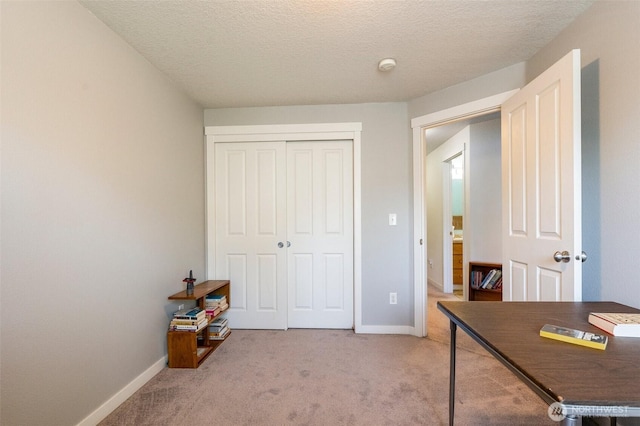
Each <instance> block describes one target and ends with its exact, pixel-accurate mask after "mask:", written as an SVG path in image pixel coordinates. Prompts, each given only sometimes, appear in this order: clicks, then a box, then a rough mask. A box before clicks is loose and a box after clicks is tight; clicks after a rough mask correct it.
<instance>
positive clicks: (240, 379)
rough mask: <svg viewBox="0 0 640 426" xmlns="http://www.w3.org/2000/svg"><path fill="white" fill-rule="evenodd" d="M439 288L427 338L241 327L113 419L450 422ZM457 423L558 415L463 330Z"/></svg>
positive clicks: (532, 421)
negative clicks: (196, 363) (195, 365)
mask: <svg viewBox="0 0 640 426" xmlns="http://www.w3.org/2000/svg"><path fill="white" fill-rule="evenodd" d="M449 297H454V296H445V295H442V294H440V293H437V292H434V291H430V295H429V310H428V312H429V315H428V319H429V322H428V324H429V325H428V332H429V337H428V338H426V339H423V338H417V337H412V336H401V335H358V334H354V333H353V332H352V331H350V330H288V331H258V330H234V331H233V333H232V335H231V336H230V337H229V339H227V341H226V342H224V344H223V345H221V346H220V347H219V349H218V350H217V351H215V352H214V353H213V354H212V355H211V356H210V357H209V358H208V359H207V361H205V362H204V363H203V365H202V366H201V367H200V368H199V369H197V370H183V369H165V370H163V371H161V372H160V373H159V374H158V375H156V376H155V377H154V378H153V379H152V380H150V381H149V382H148V383H147V384H146V385H145V386H143V387H142V388H141V389H140V390H139V391H138V392H136V393H135V394H134V395H133V396H132V397H131V398H129V399H128V400H127V401H125V402H124V403H123V404H122V405H121V406H120V407H119V408H117V409H116V410H115V411H114V412H113V413H111V415H109V416H108V417H107V418H106V419H105V420H104V421H103V422H102V423H100V424H101V425H102V426H107V425H190V426H193V425H215V424H221V425H444V424H447V422H448V386H449V385H448V380H449V345H448V342H449V328H448V327H449V326H448V321H446V319H445V317H444V315H443V314H441V313H440V312H439V311H437V309H436V308H435V301H436V300H437V298H449ZM458 343H459V344H458V348H459V350H458V357H457V367H458V369H457V393H456V417H455V419H456V424H458V425H557V423H555V422H553V421H551V420H550V419H549V417H548V416H547V406H546V405H545V404H544V403H543V402H542V401H541V400H540V398H538V397H537V396H536V395H535V394H534V393H533V392H532V391H530V390H529V389H528V388H526V386H525V385H523V384H522V383H520V381H519V380H518V379H517V378H515V376H514V375H513V374H512V373H511V372H509V371H508V370H507V369H506V368H505V367H504V366H502V365H501V364H500V363H499V362H497V361H495V360H494V359H493V358H492V357H491V356H490V355H488V354H487V353H486V352H485V351H484V350H483V349H482V348H481V347H480V346H479V345H477V344H476V343H475V342H473V341H472V340H471V339H470V338H468V337H467V336H466V335H464V333H463V332H461V331H459V332H458Z"/></svg>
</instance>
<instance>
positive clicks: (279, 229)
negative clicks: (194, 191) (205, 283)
mask: <svg viewBox="0 0 640 426" xmlns="http://www.w3.org/2000/svg"><path fill="white" fill-rule="evenodd" d="M285 161H286V144H285V143H284V142H261V143H217V144H215V206H213V208H215V210H216V213H215V214H216V221H215V224H216V225H215V226H216V248H215V253H216V278H219V279H230V280H231V283H232V285H231V306H230V309H229V311H228V314H227V316H228V318H229V322H230V324H232V326H233V327H236V328H260V329H286V328H287V277H286V246H284V247H282V248H281V247H278V243H279V242H284V241H286V223H285V217H286V213H285V212H286V204H285V203H286V198H285V194H286V172H285V171H286V163H285ZM210 207H212V206H210Z"/></svg>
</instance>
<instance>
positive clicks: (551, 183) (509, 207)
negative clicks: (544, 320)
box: [502, 50, 582, 301]
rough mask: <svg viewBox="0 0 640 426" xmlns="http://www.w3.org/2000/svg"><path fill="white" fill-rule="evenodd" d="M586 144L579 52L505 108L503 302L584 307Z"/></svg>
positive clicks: (553, 69)
mask: <svg viewBox="0 0 640 426" xmlns="http://www.w3.org/2000/svg"><path fill="white" fill-rule="evenodd" d="M580 143H581V133H580V51H579V50H573V51H571V52H570V53H569V54H568V55H566V56H565V57H564V58H562V59H561V60H560V61H558V62H557V63H556V64H554V65H553V66H552V67H551V68H549V69H548V70H546V71H545V72H543V73H542V74H541V75H540V76H538V77H537V78H536V79H535V80H533V81H532V82H531V83H529V84H528V85H527V86H525V87H524V88H523V89H522V90H520V91H519V92H518V93H516V94H515V95H514V96H513V97H511V98H510V99H509V100H507V101H506V102H504V104H503V105H502V221H503V226H502V228H503V235H502V241H503V246H502V250H503V262H502V268H503V277H504V278H503V300H514V301H515V300H517V301H580V300H581V299H582V261H581V259H582V257H581V253H582V214H581V213H582V212H581V191H582V188H581V158H580ZM554 255H555V256H554ZM554 257H555V258H554Z"/></svg>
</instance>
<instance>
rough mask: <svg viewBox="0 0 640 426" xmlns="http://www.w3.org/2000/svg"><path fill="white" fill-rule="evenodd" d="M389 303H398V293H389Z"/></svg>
mask: <svg viewBox="0 0 640 426" xmlns="http://www.w3.org/2000/svg"><path fill="white" fill-rule="evenodd" d="M389 304H390V305H397V304H398V293H389Z"/></svg>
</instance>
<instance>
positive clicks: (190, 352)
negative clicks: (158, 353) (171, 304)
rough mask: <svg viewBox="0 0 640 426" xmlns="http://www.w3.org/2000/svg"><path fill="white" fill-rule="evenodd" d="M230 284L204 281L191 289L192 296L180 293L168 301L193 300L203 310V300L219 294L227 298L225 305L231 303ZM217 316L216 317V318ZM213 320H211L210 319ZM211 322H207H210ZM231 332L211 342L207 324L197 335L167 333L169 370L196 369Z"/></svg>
mask: <svg viewBox="0 0 640 426" xmlns="http://www.w3.org/2000/svg"><path fill="white" fill-rule="evenodd" d="M230 286H231V283H230V282H229V280H211V281H205V282H203V283H201V284H198V285H196V286H194V287H193V294H187V291H186V290H184V291H181V292H179V293H176V294H174V295H172V296H169V300H195V301H196V305H197V306H198V307H199V308H200V309H205V303H206V301H205V299H206V297H207V296H208V295H209V294H219V295H224V296H226V297H227V303H229V304H230V303H231V291H230V290H231V289H230ZM218 316H219V315H216V317H215V318H217V317H218ZM211 320H213V318H211ZM211 320H210V321H209V322H211ZM230 334H231V332H229V333H227V335H226V336H225V338H224V339H222V340H211V339H210V338H209V325H208V324H207V326H206V327H204V328H203V329H202V330H200V331H198V332H197V333H194V332H190V331H168V332H167V353H168V356H169V368H198V367H199V366H200V364H202V363H203V362H204V360H205V359H207V357H208V356H209V355H211V353H212V352H213V351H215V350H216V349H217V348H218V346H220V345H221V344H222V342H224V341H225V340H226V338H227V337H229V335H230Z"/></svg>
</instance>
